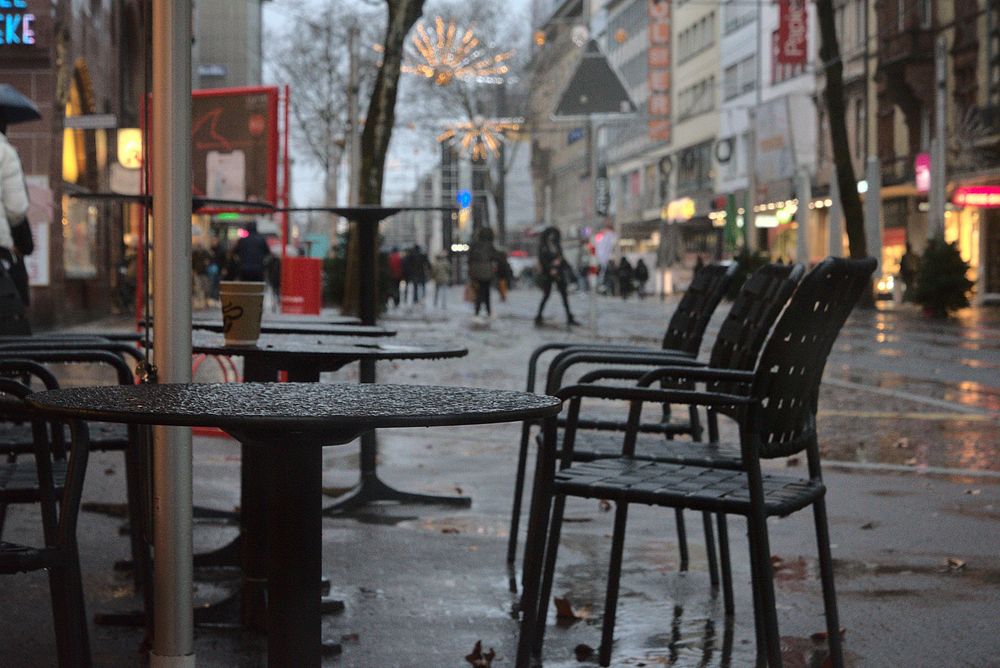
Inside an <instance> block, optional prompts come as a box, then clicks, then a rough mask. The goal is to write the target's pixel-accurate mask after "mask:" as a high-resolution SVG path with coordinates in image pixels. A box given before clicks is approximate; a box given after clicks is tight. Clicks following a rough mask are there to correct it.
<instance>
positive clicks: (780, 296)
mask: <svg viewBox="0 0 1000 668" xmlns="http://www.w3.org/2000/svg"><path fill="white" fill-rule="evenodd" d="M804 274H805V268H804V267H803V266H802V265H800V264H792V265H784V264H770V265H766V266H764V267H761V268H760V269H758V270H757V271H755V272H754V273H753V274H752V275H751V276H750V277H749V278H748V279H747V280H746V282H745V283H744V284H743V286H742V287H741V288H740V292H739V294H738V295H737V297H736V299H735V300H734V301H733V304H732V307H731V308H730V309H729V312H728V313H727V314H726V318H725V320H723V322H722V325H721V327H720V328H719V333H718V335H717V336H716V337H715V341H714V343H713V344H712V351H711V355H710V356H709V361H708V366H706V367H698V366H694V365H692V364H691V363H690V362H687V361H685V362H684V364H685V366H677V367H666V368H659V369H656V370H654V371H649V370H648V369H647V368H635V367H634V366H631V365H633V364H635V363H643V364H657V363H662V361H652V362H651V361H648V360H647V359H646V358H645V357H640V358H638V360H636V359H635V358H631V357H629V356H628V355H619V354H613V355H607V354H603V355H602V354H599V353H589V352H588V353H580V354H579V355H571V356H569V357H567V358H566V359H565V360H564V361H563V362H561V363H560V364H558V365H557V368H556V369H554V370H553V376H554V377H553V379H552V380H553V381H554V382H553V386H552V387H550V388H548V391H549V392H554V391H557V390H558V384H561V383H562V379H563V376H564V374H565V372H566V371H567V370H568V368H569V367H570V366H572V365H573V364H575V363H577V361H578V360H582V361H584V362H588V363H593V362H597V361H602V362H608V361H611V362H616V363H619V364H624V365H626V366H620V367H616V368H606V369H597V370H595V371H591V372H589V373H586V374H584V375H583V376H581V377H580V379H579V382H582V383H591V382H597V381H602V380H608V379H614V380H637V381H638V386H639V387H648V386H650V385H652V384H653V383H654V382H659V383H660V385H661V387H670V388H673V389H694V388H695V383H696V382H699V381H705V382H707V385H708V386H707V388H706V389H707V390H708V391H711V392H722V393H730V394H746V392H747V390H748V389H749V382H750V380H751V379H752V377H753V373H752V371H753V368H754V365H755V364H756V362H757V356H758V355H759V354H760V350H761V348H762V347H763V345H764V341H765V339H766V338H767V335H768V333H769V332H770V331H771V327H772V325H774V321H775V320H777V318H778V315H779V314H780V313H781V310H782V309H783V308H784V307H785V304H787V303H788V300H789V298H790V297H791V296H792V293H793V292H794V291H795V288H796V287H797V286H798V284H799V282H800V281H801V280H802V276H803V275H804ZM741 372H742V373H741ZM730 408H731V407H719V408H708V409H707V410H708V428H709V439H708V442H700V439H701V435H702V434H701V430H700V429H698V428H697V424H696V423H692V422H688V423H680V422H670V423H669V424H668V426H669V429H668V430H662V431H659V432H658V433H655V434H654V433H649V432H652V431H655V430H654V429H651V428H648V427H646V426H645V423H642V422H640V424H639V431H640V434H639V435H638V437H637V440H636V446H635V454H634V456H635V457H636V458H637V459H649V460H652V461H665V462H671V463H678V464H692V465H695V466H722V467H724V468H737V469H738V468H740V467H741V461H740V453H739V449H738V448H729V447H727V446H726V445H725V444H720V443H719V438H718V433H719V429H718V417H717V415H718V413H720V412H721V413H722V414H724V415H729V416H730V417H735V416H734V415H733V412H732V410H730ZM559 425H560V426H561V427H564V426H565V425H564V424H563V423H562V422H560V423H559ZM625 428H626V422H625V421H624V420H589V419H584V418H580V419H579V420H577V421H576V423H575V425H574V429H575V442H574V448H573V450H572V457H571V459H572V461H593V460H595V459H604V458H608V457H617V456H619V455H620V454H621V435H620V432H622V431H624V430H625ZM611 430H617V431H618V432H619V433H618V434H617V435H616V434H611V433H608V432H609V431H611ZM681 435H688V436H690V437H692V438H693V439H695V441H694V442H692V441H682V440H676V438H675V437H677V436H681ZM664 437H666V438H664ZM675 519H676V524H677V537H678V548H679V552H680V570H681V571H686V570H687V568H688V560H689V558H688V546H687V531H686V528H685V523H684V515H683V511H682V510H681V509H679V508H678V509H675ZM702 525H703V529H704V532H705V547H706V553H707V557H708V571H709V577H710V580H711V584H712V586H713V587H717V586H718V585H719V568H718V560H717V558H716V551H715V538H714V535H713V534H714V532H713V529H712V522H711V517H710V516H709V514H708V513H703V514H702ZM718 531H719V541H720V545H719V547H720V552H721V555H720V556H721V559H722V585H723V597H724V600H725V607H726V611H727V612H732V611H733V596H732V578H731V575H730V570H729V551H728V541H727V528H726V525H725V518H724V516H721V515H720V516H719V517H718Z"/></svg>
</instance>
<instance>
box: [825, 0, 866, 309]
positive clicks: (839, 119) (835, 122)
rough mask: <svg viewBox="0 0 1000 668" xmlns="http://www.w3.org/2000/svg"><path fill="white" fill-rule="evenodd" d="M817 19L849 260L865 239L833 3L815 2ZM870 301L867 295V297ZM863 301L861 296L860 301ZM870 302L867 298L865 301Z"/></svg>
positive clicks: (862, 252)
mask: <svg viewBox="0 0 1000 668" xmlns="http://www.w3.org/2000/svg"><path fill="white" fill-rule="evenodd" d="M816 13H817V15H818V17H819V30H820V47H819V57H820V60H821V61H822V63H823V71H824V72H825V73H826V88H825V90H824V91H823V97H824V101H825V102H826V111H827V115H828V118H829V119H830V141H831V145H832V146H833V162H834V166H835V167H836V177H837V185H838V186H839V188H840V202H841V208H842V209H843V211H844V227H845V229H846V230H847V243H848V247H849V249H850V254H851V257H853V258H863V257H867V256H868V245H867V242H866V240H865V220H864V213H863V211H862V208H861V198H860V197H858V181H857V176H856V175H855V174H854V163H853V162H851V149H850V145H849V144H848V142H847V123H846V119H845V114H844V76H843V72H844V63H843V60H842V59H841V57H840V46H839V45H838V43H837V29H836V24H835V21H834V12H833V0H816ZM869 298H871V295H869ZM864 301H865V298H864V297H862V302H864ZM869 301H870V299H869Z"/></svg>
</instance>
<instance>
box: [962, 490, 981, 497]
mask: <svg viewBox="0 0 1000 668" xmlns="http://www.w3.org/2000/svg"><path fill="white" fill-rule="evenodd" d="M982 491H983V490H981V489H967V490H965V493H966V494H968V495H970V496H979V495H980V494H981V493H982Z"/></svg>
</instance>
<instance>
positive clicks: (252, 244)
mask: <svg viewBox="0 0 1000 668" xmlns="http://www.w3.org/2000/svg"><path fill="white" fill-rule="evenodd" d="M243 229H244V230H245V231H246V236H244V237H242V238H241V239H240V240H239V241H237V242H236V246H235V247H234V248H233V256H234V259H235V261H236V266H237V277H238V280H241V281H263V280H264V269H265V267H266V266H267V263H268V261H269V260H270V259H271V249H270V247H268V245H267V241H266V240H265V239H264V236H263V235H262V234H261V233H260V232H258V231H257V223H255V222H252V223H247V225H246V226H245V227H244V228H243Z"/></svg>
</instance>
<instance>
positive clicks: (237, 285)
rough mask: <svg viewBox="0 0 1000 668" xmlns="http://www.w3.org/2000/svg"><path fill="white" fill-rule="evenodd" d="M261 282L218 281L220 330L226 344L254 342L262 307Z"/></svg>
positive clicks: (246, 344) (247, 344) (253, 343)
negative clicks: (220, 311) (220, 307)
mask: <svg viewBox="0 0 1000 668" xmlns="http://www.w3.org/2000/svg"><path fill="white" fill-rule="evenodd" d="M264 285H265V284H264V283H263V282H260V281H220V282H219V302H220V303H221V305H222V333H223V336H224V337H225V340H226V345H227V346H252V345H255V344H256V343H257V339H258V338H259V337H260V316H261V312H262V311H263V308H264Z"/></svg>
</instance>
